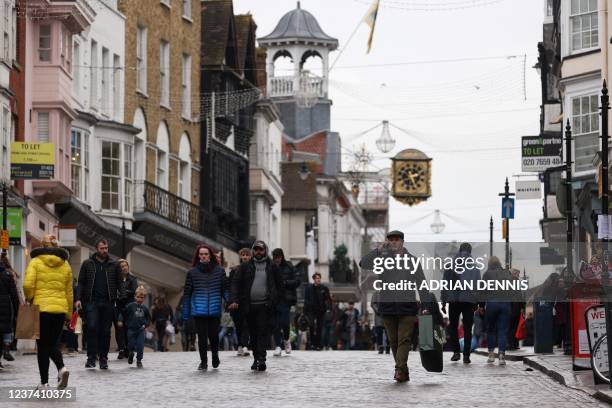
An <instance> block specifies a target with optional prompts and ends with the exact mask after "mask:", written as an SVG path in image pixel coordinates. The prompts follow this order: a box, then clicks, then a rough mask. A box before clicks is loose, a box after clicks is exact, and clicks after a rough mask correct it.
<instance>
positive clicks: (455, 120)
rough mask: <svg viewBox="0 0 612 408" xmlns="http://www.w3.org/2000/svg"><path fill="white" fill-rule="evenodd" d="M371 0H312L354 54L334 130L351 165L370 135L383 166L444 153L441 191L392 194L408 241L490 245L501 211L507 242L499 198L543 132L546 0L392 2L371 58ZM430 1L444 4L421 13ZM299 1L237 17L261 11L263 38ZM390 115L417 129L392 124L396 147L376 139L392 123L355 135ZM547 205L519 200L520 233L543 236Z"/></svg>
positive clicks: (343, 73)
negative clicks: (414, 154) (409, 196)
mask: <svg viewBox="0 0 612 408" xmlns="http://www.w3.org/2000/svg"><path fill="white" fill-rule="evenodd" d="M369 4H370V1H369V0H333V1H330V0H302V2H301V7H302V8H303V9H306V10H308V11H309V12H311V13H312V14H313V15H314V16H315V17H316V18H317V20H318V22H319V24H320V25H321V27H322V28H323V30H324V31H325V32H326V33H327V34H329V35H331V36H333V37H336V38H338V40H339V42H340V49H339V50H338V51H336V52H334V53H332V57H331V60H332V61H334V60H335V59H336V58H337V57H338V55H339V54H340V51H341V50H344V51H343V53H342V55H341V57H340V59H339V60H338V61H337V65H336V66H335V67H334V68H333V70H332V71H331V79H330V81H331V84H330V98H331V99H332V100H333V107H332V129H333V130H335V131H338V132H340V134H341V136H342V139H343V147H344V149H343V152H344V153H345V155H344V156H343V158H342V160H343V165H344V167H346V166H348V165H349V164H350V161H351V154H350V151H351V150H352V151H354V150H357V149H358V148H359V147H360V146H361V145H362V144H364V143H365V144H366V146H367V147H368V149H369V150H370V151H371V152H372V153H373V154H374V156H375V160H374V162H373V163H372V169H380V168H384V167H389V166H390V160H389V157H391V156H393V155H395V154H396V153H397V152H399V151H401V150H403V149H407V148H417V149H420V150H423V151H424V152H425V153H427V154H428V155H429V156H430V157H432V158H433V163H432V167H433V182H432V189H433V195H432V197H431V198H430V199H429V200H428V201H427V202H425V203H421V204H419V205H417V206H414V207H408V206H405V205H403V204H400V203H398V202H395V201H394V200H392V204H391V215H390V218H391V228H393V229H395V228H397V229H401V230H403V231H404V232H405V233H406V240H407V241H408V240H412V241H421V240H422V241H431V240H441V241H443V240H455V239H456V240H471V241H488V237H489V234H488V225H489V217H490V216H491V215H493V219H494V222H495V226H496V230H495V240H497V241H501V232H500V230H499V227H500V223H501V218H500V217H501V200H500V198H499V197H498V196H497V194H498V193H499V192H501V191H502V190H503V184H504V180H505V177H506V176H508V177H509V179H510V184H511V190H512V191H513V190H514V182H515V180H516V178H514V177H512V176H513V175H516V174H520V173H521V157H520V140H521V136H523V135H536V134H537V133H538V129H539V104H540V89H539V86H540V85H539V79H538V77H537V74H536V72H535V70H534V69H533V68H532V66H533V65H534V64H535V62H536V60H537V43H538V41H541V40H542V21H543V11H544V10H543V9H544V7H543V0H381V9H380V11H379V15H378V20H377V25H376V32H375V35H374V43H373V47H372V52H371V53H370V54H366V43H367V37H368V32H369V28H368V27H367V26H366V25H365V24H363V23H362V24H361V25H359V22H360V21H361V19H362V18H363V16H364V15H365V13H366V11H367V10H368V8H369ZM475 4H476V5H478V6H477V7H472V6H473V5H475ZM423 5H429V6H428V7H429V8H435V9H436V10H428V11H425V10H418V9H419V8H421V9H422V8H424V6H423ZM462 6H463V7H464V6H469V7H466V8H459V7H462ZM295 7H296V2H295V1H288V0H234V8H235V12H236V13H246V12H249V11H250V12H251V14H253V16H254V18H255V21H256V23H257V25H258V29H257V35H258V37H261V36H264V35H267V34H269V33H270V32H271V31H272V30H273V29H274V27H275V26H276V24H277V22H278V21H279V20H280V18H281V17H282V16H283V15H284V14H285V13H287V12H289V11H290V10H292V9H294V8H295ZM440 8H446V9H448V8H450V10H438V9H440ZM358 25H359V27H358ZM357 27H358V28H357ZM356 28H357V31H356V32H355V35H354V36H353V38H352V39H351V41H350V42H349V43H348V44H347V41H348V40H349V37H350V36H351V33H353V32H354V30H355V29H356ZM525 54H526V55H527V56H526V64H524V57H523V55H525ZM406 63H409V64H406ZM396 64H397V65H396ZM400 64H401V65H400ZM524 65H525V67H526V69H525V70H524ZM524 73H525V75H524ZM525 98H526V99H525ZM384 119H388V120H389V121H390V122H391V124H394V125H396V126H398V127H399V128H401V129H404V130H405V131H407V132H408V133H405V132H403V131H400V130H397V129H395V128H391V134H392V135H393V136H394V138H395V139H396V140H397V145H396V148H395V149H394V150H393V151H392V152H391V153H389V154H386V155H385V154H383V153H380V152H379V151H378V150H377V149H376V146H375V141H376V139H377V138H378V137H379V135H380V128H379V129H377V130H375V131H373V132H370V133H368V134H366V135H365V136H362V137H359V138H355V136H354V135H356V134H359V133H361V132H363V131H364V130H366V129H368V128H371V127H373V126H375V125H376V124H377V123H379V122H380V121H382V120H384ZM473 149H478V150H477V151H470V150H473ZM524 179H525V180H527V179H529V178H524ZM531 179H533V177H531ZM541 207H542V200H522V201H518V203H517V206H516V210H515V216H516V219H515V220H514V221H513V223H512V224H511V238H512V240H516V241H523V242H533V241H538V242H539V241H541V232H540V229H539V224H538V221H539V219H540V218H541V214H542V210H541ZM434 209H440V210H441V211H442V212H443V215H442V221H443V222H444V223H445V224H446V229H445V230H444V232H443V233H442V234H440V235H439V236H436V237H434V236H432V234H431V231H430V226H429V225H430V224H431V222H432V221H433V215H430V216H428V214H429V213H431V212H433V210H434ZM445 214H447V215H445ZM423 217H425V218H423Z"/></svg>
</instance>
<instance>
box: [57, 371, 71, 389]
mask: <svg viewBox="0 0 612 408" xmlns="http://www.w3.org/2000/svg"><path fill="white" fill-rule="evenodd" d="M68 376H70V372H68V370H67V369H66V367H62V368H61V369H60V370H59V371H58V372H57V388H66V387H67V386H68Z"/></svg>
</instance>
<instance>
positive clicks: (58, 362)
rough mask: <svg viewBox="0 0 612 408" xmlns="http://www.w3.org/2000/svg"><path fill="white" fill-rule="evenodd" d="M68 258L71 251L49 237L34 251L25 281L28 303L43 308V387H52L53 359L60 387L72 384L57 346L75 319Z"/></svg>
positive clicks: (40, 356)
mask: <svg viewBox="0 0 612 408" xmlns="http://www.w3.org/2000/svg"><path fill="white" fill-rule="evenodd" d="M68 255H69V254H68V251H66V250H65V249H64V248H59V247H58V242H57V239H56V238H55V236H53V235H47V236H45V238H44V239H43V241H42V247H41V248H36V249H34V250H32V252H31V257H32V260H31V261H30V264H29V265H28V268H27V270H26V275H25V279H24V281H23V290H24V293H25V298H26V301H28V302H30V303H32V304H35V305H38V306H39V307H40V339H38V340H36V344H37V349H38V370H39V371H40V383H41V385H40V386H39V387H40V388H47V387H48V386H49V384H48V383H49V359H51V360H53V363H54V364H55V366H56V367H57V370H58V374H57V380H58V387H59V388H65V387H66V386H67V385H68V375H69V373H68V370H67V369H66V367H64V361H63V359H62V353H61V352H60V351H59V349H58V347H57V345H58V343H59V339H60V336H61V334H62V329H63V328H64V322H65V321H66V320H67V319H70V318H71V316H72V303H73V293H72V269H71V268H70V264H68Z"/></svg>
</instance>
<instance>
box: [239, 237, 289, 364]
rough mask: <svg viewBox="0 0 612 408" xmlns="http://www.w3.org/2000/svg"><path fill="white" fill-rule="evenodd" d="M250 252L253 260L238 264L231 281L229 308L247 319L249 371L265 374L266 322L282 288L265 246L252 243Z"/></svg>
mask: <svg viewBox="0 0 612 408" xmlns="http://www.w3.org/2000/svg"><path fill="white" fill-rule="evenodd" d="M252 253H253V258H252V259H251V260H250V261H249V262H246V263H243V264H241V265H240V267H239V268H238V270H237V271H236V275H235V277H234V279H233V280H232V303H231V304H230V305H229V309H230V310H240V311H241V312H242V313H243V315H244V316H246V319H247V322H248V325H249V335H250V340H251V350H253V358H254V361H253V364H252V365H251V370H256V371H265V370H266V348H267V346H268V341H269V339H270V334H269V322H270V321H271V320H272V319H273V317H274V313H275V307H276V305H277V304H278V302H279V301H280V299H282V296H284V287H283V281H282V279H281V275H280V270H279V268H278V266H277V265H276V264H275V263H274V262H272V260H271V259H270V257H268V247H267V245H266V243H265V242H263V241H255V243H254V244H253V247H252Z"/></svg>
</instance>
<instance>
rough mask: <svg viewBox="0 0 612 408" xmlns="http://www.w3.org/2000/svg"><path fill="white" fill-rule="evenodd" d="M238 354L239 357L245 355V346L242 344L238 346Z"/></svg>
mask: <svg viewBox="0 0 612 408" xmlns="http://www.w3.org/2000/svg"><path fill="white" fill-rule="evenodd" d="M236 355H237V356H238V357H242V356H244V347H242V346H240V347H238V352H237V353H236Z"/></svg>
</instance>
